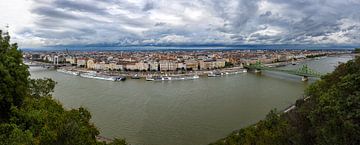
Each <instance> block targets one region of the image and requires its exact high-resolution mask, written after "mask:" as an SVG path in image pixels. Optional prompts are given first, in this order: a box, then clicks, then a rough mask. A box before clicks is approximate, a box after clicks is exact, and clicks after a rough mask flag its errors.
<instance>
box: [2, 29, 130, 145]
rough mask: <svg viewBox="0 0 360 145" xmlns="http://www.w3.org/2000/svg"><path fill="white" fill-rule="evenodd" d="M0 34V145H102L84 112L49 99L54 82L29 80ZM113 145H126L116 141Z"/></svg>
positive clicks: (11, 46)
mask: <svg viewBox="0 0 360 145" xmlns="http://www.w3.org/2000/svg"><path fill="white" fill-rule="evenodd" d="M9 40H10V37H9V36H7V35H2V32H1V31H0V117H1V118H0V145H94V144H98V145H105V144H106V143H105V142H98V141H97V140H96V138H95V137H96V136H97V135H99V131H98V130H97V128H96V127H95V126H94V125H93V124H92V123H91V122H90V118H91V114H90V112H89V111H87V110H86V109H85V108H82V107H80V108H78V109H71V110H65V109H64V108H63V106H62V105H61V104H60V103H59V102H57V101H55V100H53V99H52V97H51V92H53V90H54V87H55V82H54V81H53V80H51V79H36V80H34V79H30V78H29V76H30V74H29V72H28V67H27V66H26V65H25V64H24V63H23V61H22V54H21V52H20V51H19V50H18V49H17V45H16V44H10V43H9ZM110 144H112V145H126V144H127V143H126V142H125V141H124V140H121V139H115V141H114V142H112V143H110Z"/></svg>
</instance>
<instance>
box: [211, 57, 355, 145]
mask: <svg viewBox="0 0 360 145" xmlns="http://www.w3.org/2000/svg"><path fill="white" fill-rule="evenodd" d="M306 95H307V96H309V98H307V99H300V100H298V101H296V105H295V106H296V108H295V109H293V110H291V111H290V112H288V113H281V112H278V113H275V111H271V112H270V113H269V114H268V116H267V117H266V118H265V119H264V120H261V121H259V122H258V123H256V124H254V125H251V126H249V127H245V128H242V129H240V130H238V131H234V132H233V133H231V134H230V135H229V136H227V137H226V138H224V139H221V140H218V141H217V142H215V143H212V144H214V145H232V144H239V145H255V144H256V145H281V144H286V145H288V144H294V145H312V144H317V145H359V144H360V57H357V58H356V59H354V60H351V61H349V62H347V63H344V64H341V65H339V66H338V67H337V68H336V69H335V71H334V72H332V73H330V74H328V75H325V76H324V77H322V78H321V80H318V81H316V82H315V83H313V84H311V85H310V86H309V87H308V88H307V89H306Z"/></svg>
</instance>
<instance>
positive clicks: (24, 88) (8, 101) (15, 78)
mask: <svg viewBox="0 0 360 145" xmlns="http://www.w3.org/2000/svg"><path fill="white" fill-rule="evenodd" d="M9 41H10V36H8V35H7V34H5V35H2V31H1V30H0V76H1V78H0V121H4V120H6V119H8V117H9V110H10V108H11V106H16V107H18V106H20V105H21V104H22V102H23V99H24V97H25V96H26V95H27V94H28V92H29V88H28V85H29V81H28V77H29V75H30V74H29V72H28V71H27V69H28V67H27V66H26V65H25V64H24V63H23V60H22V54H21V52H20V51H19V50H18V49H17V48H18V46H17V44H10V43H9Z"/></svg>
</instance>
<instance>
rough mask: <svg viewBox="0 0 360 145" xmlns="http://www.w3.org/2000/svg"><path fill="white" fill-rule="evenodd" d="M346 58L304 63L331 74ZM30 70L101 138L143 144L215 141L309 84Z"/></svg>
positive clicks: (266, 78)
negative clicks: (87, 116)
mask: <svg viewBox="0 0 360 145" xmlns="http://www.w3.org/2000/svg"><path fill="white" fill-rule="evenodd" d="M349 59H351V57H350V56H341V57H328V58H323V59H320V60H313V61H308V62H305V64H308V65H309V67H311V68H313V69H315V70H317V71H321V72H331V71H332V70H333V69H334V65H337V64H338V62H339V61H341V62H344V61H347V60H349ZM299 66H301V64H299V65H295V66H287V67H286V68H289V69H291V68H295V67H299ZM30 71H31V75H32V77H33V78H39V77H40V78H42V77H48V78H52V79H54V80H55V81H57V82H58V84H57V86H56V88H55V93H54V97H55V98H56V99H58V100H59V101H60V102H61V103H63V104H64V106H65V107H67V108H77V107H79V106H84V107H86V108H87V109H88V110H89V111H90V112H91V113H92V116H93V119H92V121H93V122H94V123H95V125H96V126H97V127H98V128H99V130H100V131H101V135H103V136H106V137H120V138H126V139H127V141H128V142H130V143H131V144H146V145H155V144H156V145H170V144H171V145H176V144H177V145H188V144H190V145H192V144H194V145H195V144H207V143H209V142H212V141H216V140H217V139H220V138H222V137H225V136H226V135H227V134H229V133H230V132H231V131H233V130H236V129H239V128H241V127H244V126H246V125H249V124H252V123H255V122H257V121H258V120H260V119H262V118H264V116H265V115H266V114H267V113H268V112H269V111H270V110H271V109H273V108H278V110H282V109H284V108H286V107H287V106H289V105H290V104H292V103H294V102H295V100H296V99H298V98H300V97H302V95H303V90H304V88H305V87H306V85H308V84H307V83H304V82H301V81H300V77H297V76H291V75H286V74H282V73H275V72H263V73H262V75H256V74H254V73H244V74H238V75H231V76H226V77H218V78H201V79H198V80H187V81H173V82H147V81H144V80H127V81H125V82H111V81H103V80H94V79H87V78H81V77H78V76H72V75H68V74H63V73H60V72H56V71H48V70H43V69H40V68H31V69H30Z"/></svg>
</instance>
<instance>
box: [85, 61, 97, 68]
mask: <svg viewBox="0 0 360 145" xmlns="http://www.w3.org/2000/svg"><path fill="white" fill-rule="evenodd" d="M86 68H87V69H95V61H94V60H93V59H89V60H87V62H86Z"/></svg>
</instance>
